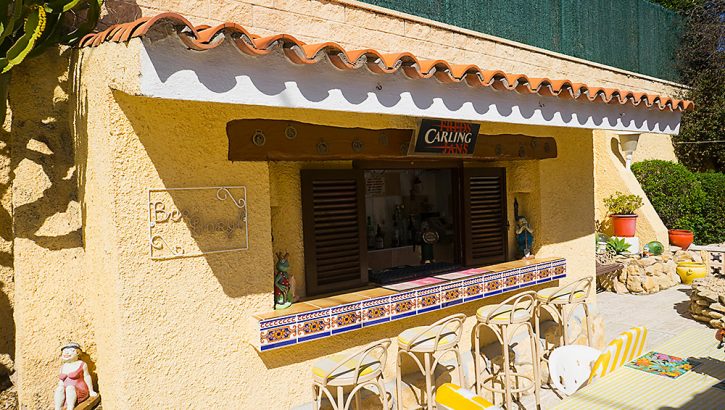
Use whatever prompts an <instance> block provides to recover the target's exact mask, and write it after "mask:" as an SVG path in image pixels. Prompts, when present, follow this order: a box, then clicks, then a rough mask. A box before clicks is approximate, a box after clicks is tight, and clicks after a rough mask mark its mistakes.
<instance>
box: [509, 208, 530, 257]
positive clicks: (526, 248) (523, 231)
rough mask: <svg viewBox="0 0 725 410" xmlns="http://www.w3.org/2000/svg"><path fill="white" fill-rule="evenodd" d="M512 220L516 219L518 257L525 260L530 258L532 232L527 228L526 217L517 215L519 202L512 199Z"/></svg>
mask: <svg viewBox="0 0 725 410" xmlns="http://www.w3.org/2000/svg"><path fill="white" fill-rule="evenodd" d="M514 218H515V219H516V230H515V231H516V245H517V246H518V248H519V256H522V257H523V258H525V259H529V258H532V255H531V250H532V249H533V248H534V230H533V229H531V227H530V226H529V221H528V220H527V219H526V217H524V216H523V215H519V201H518V200H516V199H514Z"/></svg>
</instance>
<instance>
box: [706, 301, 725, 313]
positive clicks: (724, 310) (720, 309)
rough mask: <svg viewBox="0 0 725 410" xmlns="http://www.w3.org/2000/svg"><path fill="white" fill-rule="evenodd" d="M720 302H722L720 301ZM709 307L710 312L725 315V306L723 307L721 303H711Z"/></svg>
mask: <svg viewBox="0 0 725 410" xmlns="http://www.w3.org/2000/svg"><path fill="white" fill-rule="evenodd" d="M720 300H722V299H720ZM709 307H710V309H711V310H714V311H717V312H720V313H725V305H723V304H722V302H721V303H711V304H710V306H709Z"/></svg>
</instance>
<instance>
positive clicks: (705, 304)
mask: <svg viewBox="0 0 725 410" xmlns="http://www.w3.org/2000/svg"><path fill="white" fill-rule="evenodd" d="M695 303H697V304H698V305H700V306H708V305H710V303H709V302H708V301H706V300H703V299H697V300H695Z"/></svg>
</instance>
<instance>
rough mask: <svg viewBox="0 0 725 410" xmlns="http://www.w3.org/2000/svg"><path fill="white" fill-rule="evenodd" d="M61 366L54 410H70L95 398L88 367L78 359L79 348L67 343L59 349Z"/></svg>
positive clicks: (76, 345) (96, 394)
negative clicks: (90, 398)
mask: <svg viewBox="0 0 725 410" xmlns="http://www.w3.org/2000/svg"><path fill="white" fill-rule="evenodd" d="M60 352H61V356H60V357H61V360H63V365H61V367H60V381H59V382H58V387H57V388H56V389H55V410H62V409H63V407H65V409H66V410H72V409H73V408H75V406H76V405H77V404H78V403H81V402H83V401H85V400H86V399H88V398H89V397H96V396H98V393H96V392H95V391H94V390H93V381H92V380H91V374H90V373H89V372H88V365H87V364H86V362H84V361H83V360H81V359H80V354H81V346H80V345H79V344H78V343H68V344H67V345H65V346H63V347H62V348H61V349H60Z"/></svg>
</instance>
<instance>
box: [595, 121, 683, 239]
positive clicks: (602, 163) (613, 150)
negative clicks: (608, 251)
mask: <svg viewBox="0 0 725 410" xmlns="http://www.w3.org/2000/svg"><path fill="white" fill-rule="evenodd" d="M640 138H641V139H643V141H644V145H643V146H639V145H638V147H637V150H636V151H635V156H634V158H637V155H636V154H637V153H638V152H639V151H640V149H641V150H642V151H643V154H641V155H640V156H639V160H642V157H643V156H644V155H649V156H650V158H657V159H666V160H671V157H670V155H671V156H674V154H673V153H672V144H671V143H670V138H669V137H668V136H665V135H654V134H643V136H642V137H640ZM658 139H659V141H658ZM641 141H642V140H641ZM594 163H595V170H596V176H595V178H594V181H595V185H596V190H595V197H594V209H595V217H596V220H597V221H599V222H600V223H602V224H603V227H604V230H603V231H604V232H605V233H607V234H608V235H612V234H613V232H612V228H611V221H610V219H609V216H608V213H607V209H606V207H605V206H604V198H607V197H608V196H610V195H612V194H614V193H615V192H617V191H619V192H622V193H625V194H635V195H639V196H640V197H642V199H643V201H644V205H643V206H642V207H641V208H640V209H638V210H637V211H636V213H637V215H639V217H638V218H637V233H636V235H637V237H639V239H640V246H643V245H644V244H646V243H647V242H650V241H655V240H657V241H660V242H662V243H663V244H665V245H667V244H668V238H667V228H666V227H665V226H664V224H663V223H662V220H661V219H660V218H659V216H658V215H657V213H656V212H655V210H654V208H653V207H652V204H651V203H650V202H649V200H648V199H647V195H646V194H645V193H644V191H643V190H642V187H641V186H640V185H639V182H637V178H635V177H634V174H632V172H631V171H630V170H628V169H626V168H625V166H624V157H623V153H622V152H621V151H620V149H619V139H618V136H617V135H616V134H615V133H613V132H608V131H595V132H594Z"/></svg>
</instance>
